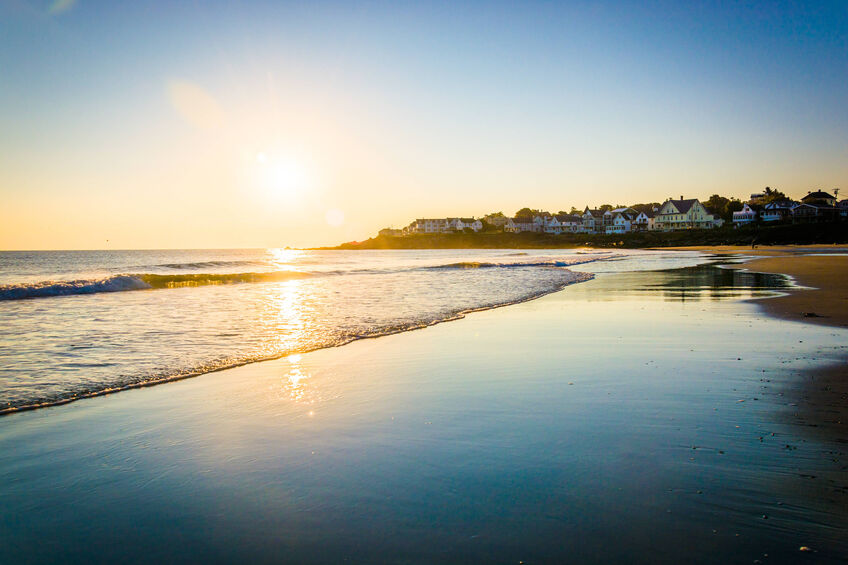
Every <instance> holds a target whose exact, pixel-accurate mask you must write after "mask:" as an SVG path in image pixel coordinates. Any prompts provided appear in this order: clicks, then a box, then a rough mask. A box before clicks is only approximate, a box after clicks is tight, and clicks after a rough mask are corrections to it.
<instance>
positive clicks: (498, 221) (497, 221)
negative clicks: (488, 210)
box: [481, 212, 509, 229]
mask: <svg viewBox="0 0 848 565" xmlns="http://www.w3.org/2000/svg"><path fill="white" fill-rule="evenodd" d="M483 220H485V222H486V223H487V224H491V225H493V226H495V227H496V228H500V229H503V227H504V226H505V225H506V223H507V221H508V220H509V218H507V217H506V216H504V215H503V214H501V213H500V212H499V213H497V214H487V215H485V216H483ZM481 226H482V224H481ZM481 229H482V227H481Z"/></svg>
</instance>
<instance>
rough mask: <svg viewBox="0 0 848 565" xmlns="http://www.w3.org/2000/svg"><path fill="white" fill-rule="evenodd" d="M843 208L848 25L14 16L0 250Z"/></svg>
mask: <svg viewBox="0 0 848 565" xmlns="http://www.w3.org/2000/svg"><path fill="white" fill-rule="evenodd" d="M765 186H771V187H773V188H778V189H780V190H782V191H784V192H785V193H786V194H787V195H788V196H790V197H795V198H800V197H801V196H803V195H805V194H806V193H807V191H809V190H815V189H817V188H823V189H827V190H830V189H833V188H836V187H845V189H848V2H845V1H837V2H822V3H818V2H779V1H773V2H738V3H737V2H676V1H674V2H672V1H669V2H664V1H662V2H660V1H658V2H515V3H509V2H417V3H413V2H339V3H336V2H321V1H315V2H280V1H275V2H244V1H242V2H201V1H169V2H158V1H153V0H151V1H146V2H135V3H129V2H126V3H125V2H113V1H102V2H100V1H94V0H56V1H53V0H50V1H43V2H37V1H23V0H0V249H131V248H223V247H284V246H292V247H299V246H318V245H332V244H336V243H340V242H343V241H351V240H362V239H365V238H367V237H369V236H372V235H374V234H375V233H376V231H377V230H379V229H380V228H383V227H389V226H392V227H402V226H404V225H406V224H408V223H409V222H410V221H411V220H413V219H414V218H421V217H445V216H481V215H483V214H486V213H488V212H495V211H503V212H505V213H507V214H511V213H514V212H515V211H516V210H518V209H519V208H522V207H525V206H528V207H531V208H539V209H545V210H550V211H553V212H556V211H559V210H569V209H570V208H571V207H572V206H575V207H577V208H580V209H582V208H583V207H585V206H586V205H589V206H591V207H595V206H598V205H601V204H604V203H609V204H634V203H640V202H654V201H658V202H662V201H663V200H665V199H666V198H669V197H674V198H678V197H680V196H685V197H686V198H701V199H702V200H703V199H706V198H708V197H709V196H710V195H712V194H716V193H718V194H721V195H724V196H735V197H738V198H743V199H747V197H748V196H749V195H750V194H751V193H754V192H757V191H760V190H762V188H763V187H765Z"/></svg>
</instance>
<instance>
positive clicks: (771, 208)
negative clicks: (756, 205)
mask: <svg viewBox="0 0 848 565" xmlns="http://www.w3.org/2000/svg"><path fill="white" fill-rule="evenodd" d="M797 204H798V203H797V202H794V201H792V200H775V201H773V202H769V203H768V204H766V205H765V206H763V209H762V210H760V220H762V221H763V222H782V221H786V220H789V219H790V218H791V217H792V208H793V206H796V205H797Z"/></svg>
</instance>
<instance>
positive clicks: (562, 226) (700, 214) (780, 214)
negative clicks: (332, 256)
mask: <svg viewBox="0 0 848 565" xmlns="http://www.w3.org/2000/svg"><path fill="white" fill-rule="evenodd" d="M834 192H835V193H836V194H838V189H837V190H835V191H834ZM774 195H780V196H782V193H777V192H774V191H772V190H771V189H770V188H767V189H766V192H763V193H757V194H752V195H751V199H750V200H749V201H748V202H745V203H741V202H740V201H738V200H734V201H733V202H732V204H736V205H738V206H737V207H738V208H739V209H736V210H735V211H733V212H732V223H733V225H734V226H737V227H738V226H743V225H746V224H752V223H773V224H774V223H810V222H829V221H836V220H839V219H845V218H846V217H848V200H842V201H841V202H837V199H836V196H834V195H831V194H829V193H827V192H824V191H821V190H817V191H815V192H809V193H808V194H807V195H806V196H805V197H803V198H802V199H801V201H800V202H797V201H794V200H790V199H787V198H774V197H773V196H774ZM713 198H716V197H713ZM711 200H713V199H711ZM725 200H726V199H725ZM574 211H575V210H574V209H572V212H574ZM522 212H523V213H521V212H519V213H518V214H516V215H515V216H513V217H507V216H504V215H503V214H501V213H497V214H488V215H486V216H483V217H482V218H419V219H416V220H414V221H413V222H411V223H410V224H409V225H408V226H406V227H404V228H402V229H393V228H386V229H383V230H380V232H379V235H381V236H395V237H400V236H414V235H418V234H440V233H457V232H468V233H476V232H480V231H500V232H506V233H523V232H531V233H545V234H569V233H572V234H625V233H633V232H648V231H662V232H668V231H678V230H708V229H713V228H717V227H721V226H722V225H723V224H724V223H725V220H724V219H722V218H721V217H719V215H718V214H717V213H714V211H712V210H709V209H708V208H707V207H705V206H704V204H702V203H701V202H700V201H699V200H698V199H697V198H689V199H686V198H683V196H681V197H680V199H677V200H675V199H672V198H669V199H668V200H666V201H665V202H664V203H662V204H661V205H655V206H651V207H649V208H646V207H645V206H640V209H639V210H637V209H635V208H631V207H620V208H610V207H603V208H601V209H591V208H589V207H588V206H587V207H586V208H585V209H584V210H583V213H582V214H581V213H571V214H563V213H559V214H550V213H548V212H541V211H539V212H531V213H527V209H524V210H522Z"/></svg>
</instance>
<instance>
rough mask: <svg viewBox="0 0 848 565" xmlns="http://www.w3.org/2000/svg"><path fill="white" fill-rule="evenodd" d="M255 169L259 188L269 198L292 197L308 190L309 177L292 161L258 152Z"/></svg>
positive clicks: (304, 170)
mask: <svg viewBox="0 0 848 565" xmlns="http://www.w3.org/2000/svg"><path fill="white" fill-rule="evenodd" d="M255 167H256V173H257V174H256V178H257V182H258V184H259V186H260V187H261V188H262V189H263V190H264V191H265V192H267V193H268V194H269V195H271V196H277V197H293V196H297V195H299V194H301V193H303V192H305V191H307V190H308V189H309V186H310V179H309V175H307V173H306V169H305V168H304V167H303V166H302V165H301V164H300V163H298V162H297V161H295V160H294V159H291V158H287V157H283V156H274V155H270V154H268V153H265V152H259V153H257V154H256V158H255Z"/></svg>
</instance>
